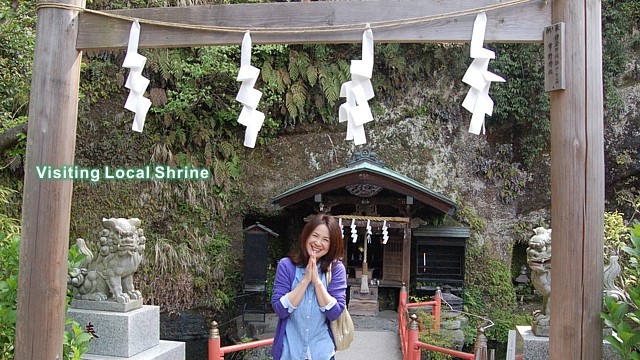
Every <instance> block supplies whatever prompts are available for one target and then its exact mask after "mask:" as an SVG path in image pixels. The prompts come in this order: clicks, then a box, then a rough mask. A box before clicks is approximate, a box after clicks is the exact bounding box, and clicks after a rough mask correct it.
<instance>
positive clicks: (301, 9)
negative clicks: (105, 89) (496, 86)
mask: <svg viewBox="0 0 640 360" xmlns="http://www.w3.org/2000/svg"><path fill="white" fill-rule="evenodd" d="M38 3H39V4H40V5H41V7H40V9H39V10H38V25H37V29H36V31H37V32H36V50H35V61H34V71H33V79H32V89H31V100H30V107H29V123H30V124H29V134H28V136H27V154H26V165H25V183H24V186H25V187H24V196H23V213H22V244H21V250H20V251H21V262H20V275H19V276H20V278H19V289H18V314H17V316H18V318H17V324H16V350H15V357H16V359H18V360H26V359H37V360H39V359H59V358H61V357H62V355H61V352H62V334H63V323H64V317H65V314H64V307H65V304H64V303H65V287H66V259H67V254H68V244H69V243H68V233H69V223H70V206H71V192H72V182H71V181H43V180H39V179H38V178H37V177H36V173H35V166H37V165H54V166H63V165H72V164H73V156H74V149H75V129H76V118H77V95H78V86H79V69H80V57H81V56H80V55H81V52H80V51H81V50H87V49H113V48H124V47H126V45H127V39H128V33H129V28H130V25H131V23H130V20H129V21H127V20H121V19H115V18H107V17H103V16H101V15H96V14H91V13H86V12H85V13H82V14H81V15H80V16H78V12H79V11H78V10H79V7H82V6H83V2H82V1H81V0H49V1H44V0H39V1H38ZM506 3H510V2H509V1H501V0H474V1H470V0H449V1H444V2H443V1H438V0H423V1H416V2H414V1H354V2H349V1H338V2H334V1H330V2H313V3H265V4H237V5H215V6H200V7H184V8H165V9H132V10H118V11H108V13H110V14H112V15H125V16H130V17H131V18H139V19H154V20H160V21H162V20H164V21H166V22H180V23H183V24H191V25H210V26H224V27H236V28H240V29H251V30H252V40H253V43H254V44H268V43H271V44H274V43H359V42H360V41H361V39H362V30H363V29H364V26H363V29H360V30H356V31H354V29H351V30H342V31H337V32H331V31H318V32H269V31H262V32H261V31H257V29H258V28H262V29H270V28H283V27H289V28H291V27H300V28H305V27H314V26H325V27H327V28H329V29H330V28H331V27H337V26H340V25H348V24H360V23H361V24H364V23H367V22H368V23H371V24H372V28H373V31H374V39H375V41H377V42H468V41H469V40H470V37H471V30H472V28H473V21H474V19H475V13H474V14H467V13H464V11H465V10H469V9H476V10H478V12H479V11H481V10H480V9H482V8H483V7H486V6H494V5H505V4H506ZM56 5H57V6H56ZM449 13H457V14H458V15H457V16H456V18H455V21H453V20H452V19H451V18H446V17H442V18H438V19H433V20H432V21H429V22H419V21H403V24H404V25H402V24H398V25H394V26H379V27H376V26H375V23H376V22H378V23H382V22H385V21H389V20H398V19H412V20H415V19H418V18H420V17H427V16H435V17H437V16H438V15H441V14H449ZM487 15H488V23H487V30H486V34H485V41H486V42H541V41H542V33H543V29H544V27H546V26H549V25H551V23H557V22H564V23H565V25H566V26H565V29H566V38H565V39H566V41H565V46H566V59H567V62H566V68H565V73H566V83H567V86H566V90H560V91H554V92H553V93H552V94H551V127H552V130H551V151H552V154H551V155H552V158H551V159H552V169H551V173H552V180H551V182H552V184H551V186H552V201H551V203H552V204H551V206H552V227H553V254H552V256H553V259H554V261H553V263H554V269H556V270H554V271H553V272H552V273H553V279H552V281H553V283H554V285H553V288H554V289H555V291H554V296H552V298H551V310H552V327H551V345H550V358H551V359H601V358H602V350H601V339H602V332H601V326H600V324H601V322H600V320H599V312H600V310H601V305H602V292H601V288H602V268H603V264H602V252H603V248H602V236H603V211H604V155H603V149H604V145H603V144H604V139H603V130H602V128H603V124H602V123H603V92H602V60H601V53H602V45H601V44H602V42H601V16H600V1H598V0H531V1H520V2H519V3H518V4H517V5H515V6H504V7H501V8H499V9H494V10H490V11H487ZM141 26H142V31H141V34H140V47H187V46H207V45H239V44H240V43H241V41H242V36H243V33H244V31H240V32H227V31H210V30H203V29H184V28H167V27H165V26H161V25H149V24H145V23H144V22H142V25H141ZM123 101H124V99H123ZM497 101H501V100H500V99H498V100H497ZM576 254H578V255H577V256H576Z"/></svg>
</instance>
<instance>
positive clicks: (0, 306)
mask: <svg viewBox="0 0 640 360" xmlns="http://www.w3.org/2000/svg"><path fill="white" fill-rule="evenodd" d="M13 192H14V191H13V190H10V189H7V188H3V187H0V205H5V204H7V202H8V200H7V199H8V197H9V196H10V195H11V193H13ZM19 254H20V222H19V221H18V220H17V219H14V218H11V217H8V216H7V215H5V214H3V213H0V264H2V266H0V344H2V347H1V348H0V355H1V356H0V358H2V359H12V358H13V348H14V337H15V325H16V304H17V298H18V269H19V262H18V259H19Z"/></svg>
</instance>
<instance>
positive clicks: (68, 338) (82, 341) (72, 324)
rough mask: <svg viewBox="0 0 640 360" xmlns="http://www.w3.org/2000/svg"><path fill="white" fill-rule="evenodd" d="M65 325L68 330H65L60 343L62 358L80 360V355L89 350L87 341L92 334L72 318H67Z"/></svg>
mask: <svg viewBox="0 0 640 360" xmlns="http://www.w3.org/2000/svg"><path fill="white" fill-rule="evenodd" d="M64 324H65V326H66V327H68V328H70V330H65V332H64V339H63V343H62V351H63V354H64V359H68V360H80V359H82V355H83V354H84V353H86V352H87V351H89V342H90V341H91V339H93V335H91V334H89V333H88V332H86V331H85V330H84V329H83V328H82V326H81V325H80V324H79V323H78V322H76V321H74V320H73V319H70V318H67V319H66V320H65V323H64Z"/></svg>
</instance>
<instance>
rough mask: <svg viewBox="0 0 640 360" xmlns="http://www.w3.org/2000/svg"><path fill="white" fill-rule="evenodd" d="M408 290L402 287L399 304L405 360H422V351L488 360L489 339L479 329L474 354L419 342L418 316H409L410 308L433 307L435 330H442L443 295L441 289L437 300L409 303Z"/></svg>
mask: <svg viewBox="0 0 640 360" xmlns="http://www.w3.org/2000/svg"><path fill="white" fill-rule="evenodd" d="M407 297H408V294H407V288H406V287H405V286H402V288H401V289H400V301H399V304H398V332H399V334H400V343H401V344H402V359H403V360H420V353H421V352H422V349H425V350H428V351H435V352H438V353H441V354H447V355H451V356H455V357H458V358H460V359H465V360H486V359H487V339H486V337H485V336H484V330H483V329H479V331H478V338H477V339H476V345H475V349H474V353H473V354H470V353H466V352H462V351H457V350H453V349H447V348H443V347H440V346H435V345H430V344H426V343H423V342H421V341H419V340H418V334H419V333H420V329H419V323H418V316H417V315H416V314H412V315H411V316H408V314H409V308H412V307H423V306H431V309H432V310H431V313H432V314H433V317H434V326H433V327H434V330H435V331H438V330H440V311H441V308H442V307H441V305H442V293H441V292H440V288H438V289H437V290H436V296H435V300H432V301H424V302H419V303H410V304H409V303H407Z"/></svg>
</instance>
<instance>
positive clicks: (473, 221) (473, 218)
mask: <svg viewBox="0 0 640 360" xmlns="http://www.w3.org/2000/svg"><path fill="white" fill-rule="evenodd" d="M454 216H455V218H456V220H457V221H460V222H461V223H463V224H467V225H468V226H469V228H470V229H471V233H472V234H473V233H478V232H481V231H482V230H484V228H485V227H486V226H487V221H486V220H485V219H483V218H481V217H480V216H478V214H477V213H476V211H475V209H473V208H471V207H469V206H467V205H465V204H462V205H461V206H460V209H458V211H456V213H455V214H454Z"/></svg>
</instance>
